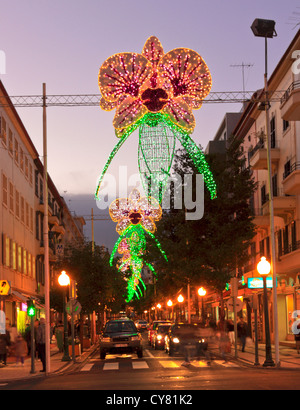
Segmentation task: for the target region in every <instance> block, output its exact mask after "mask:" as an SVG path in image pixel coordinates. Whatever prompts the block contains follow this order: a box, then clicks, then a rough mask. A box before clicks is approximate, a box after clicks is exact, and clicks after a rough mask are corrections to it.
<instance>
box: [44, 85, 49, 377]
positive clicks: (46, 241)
mask: <svg viewBox="0 0 300 410" xmlns="http://www.w3.org/2000/svg"><path fill="white" fill-rule="evenodd" d="M46 106H47V105H46V84H45V83H43V157H44V249H45V255H44V266H45V316H46V317H45V319H46V329H45V354H46V375H47V374H49V373H50V275H49V270H50V269H49V236H48V230H49V226H48V170H47V115H46Z"/></svg>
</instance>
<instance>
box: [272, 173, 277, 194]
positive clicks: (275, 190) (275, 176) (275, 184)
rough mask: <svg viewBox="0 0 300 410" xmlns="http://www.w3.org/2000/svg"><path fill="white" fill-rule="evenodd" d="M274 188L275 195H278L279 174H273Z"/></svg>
mask: <svg viewBox="0 0 300 410" xmlns="http://www.w3.org/2000/svg"><path fill="white" fill-rule="evenodd" d="M272 190H273V191H272V192H273V196H278V184H277V174H275V175H273V176H272Z"/></svg>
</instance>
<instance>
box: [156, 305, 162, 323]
mask: <svg viewBox="0 0 300 410" xmlns="http://www.w3.org/2000/svg"><path fill="white" fill-rule="evenodd" d="M156 307H157V309H158V315H157V316H158V320H159V319H161V314H159V312H160V309H161V304H160V303H158V304H157V305H156Z"/></svg>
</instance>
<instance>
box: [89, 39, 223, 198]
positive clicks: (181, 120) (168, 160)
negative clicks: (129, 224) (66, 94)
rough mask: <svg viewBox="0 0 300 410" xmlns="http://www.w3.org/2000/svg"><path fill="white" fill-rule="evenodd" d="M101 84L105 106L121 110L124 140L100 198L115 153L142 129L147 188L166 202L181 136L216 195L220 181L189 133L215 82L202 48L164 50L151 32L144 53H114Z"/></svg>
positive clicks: (118, 125) (117, 121)
mask: <svg viewBox="0 0 300 410" xmlns="http://www.w3.org/2000/svg"><path fill="white" fill-rule="evenodd" d="M98 83H99V88H100V92H101V95H102V98H101V101H100V106H101V108H102V109H104V110H106V111H110V110H113V109H116V113H115V116H114V120H113V125H114V127H115V132H116V135H117V136H118V137H119V138H120V141H119V142H118V143H117V145H116V146H115V148H114V149H113V151H112V153H111V155H110V157H109V158H108V161H107V162H106V164H105V166H104V169H103V171H102V174H101V176H100V178H99V181H98V185H97V190H96V194H95V197H96V199H100V198H99V191H100V186H101V182H102V180H103V177H104V175H105V173H106V171H107V169H108V167H109V164H110V163H111V161H112V159H113V157H114V156H115V155H116V153H117V152H118V150H119V149H120V148H121V146H122V145H123V143H124V142H125V141H126V139H127V138H128V137H129V135H130V134H132V132H133V131H135V130H136V129H137V128H139V149H138V161H139V170H140V175H141V179H142V182H143V186H144V190H145V192H148V193H149V192H150V193H151V195H152V196H154V197H155V198H156V199H157V200H158V201H159V202H161V200H162V196H163V193H164V190H165V186H166V183H167V180H168V178H169V176H170V169H171V165H172V161H173V155H174V152H175V141H176V138H177V139H178V140H179V141H180V143H181V144H182V146H183V147H184V148H185V150H186V151H187V153H188V154H189V156H190V158H191V159H192V161H193V163H194V165H195V166H196V168H197V170H198V172H199V173H201V174H203V177H204V181H205V183H206V186H207V188H208V190H209V191H210V194H211V198H214V197H215V196H216V184H215V181H214V178H213V175H212V173H211V171H210V169H209V167H208V164H207V162H206V160H205V157H204V154H203V152H202V151H201V150H200V148H199V147H198V146H197V145H196V144H195V142H194V141H193V140H192V138H191V137H190V134H191V133H192V132H193V130H194V128H195V117H194V115H193V112H192V110H195V109H199V108H200V107H201V106H202V101H203V99H204V98H205V97H206V96H207V95H208V94H209V92H210V90H211V85H212V81H211V75H210V72H209V70H208V67H207V65H206V63H205V61H204V60H203V59H202V57H201V56H200V55H199V54H198V53H197V52H195V51H193V50H190V49H187V48H176V49H174V50H171V51H169V52H168V53H166V54H164V51H163V47H162V45H161V43H160V41H159V40H158V39H157V38H156V37H154V36H152V37H150V38H149V39H148V40H147V41H146V43H145V45H144V48H143V51H142V54H137V53H118V54H115V55H113V56H111V57H109V58H108V59H107V60H106V61H105V62H104V63H103V65H102V66H101V68H100V71H99V77H98ZM149 187H150V190H149Z"/></svg>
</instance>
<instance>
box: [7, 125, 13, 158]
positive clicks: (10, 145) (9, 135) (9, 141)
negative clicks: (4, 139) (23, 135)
mask: <svg viewBox="0 0 300 410" xmlns="http://www.w3.org/2000/svg"><path fill="white" fill-rule="evenodd" d="M8 151H9V153H10V155H11V156H13V152H14V147H13V133H12V130H11V129H10V128H9V129H8Z"/></svg>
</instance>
